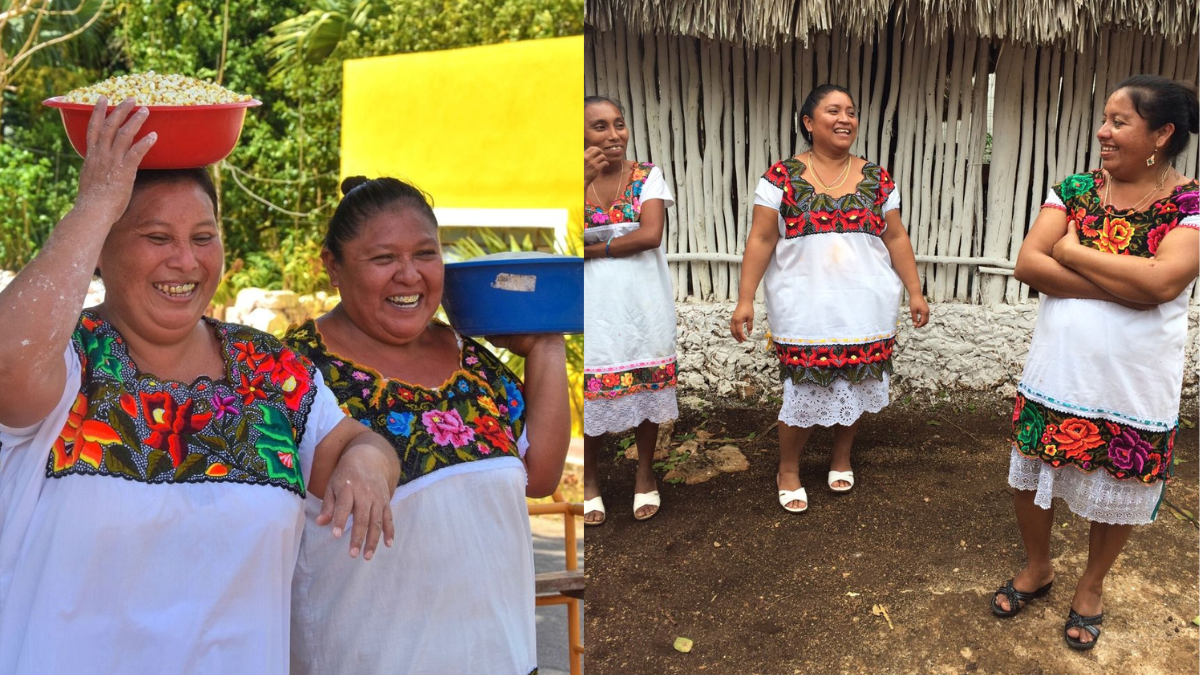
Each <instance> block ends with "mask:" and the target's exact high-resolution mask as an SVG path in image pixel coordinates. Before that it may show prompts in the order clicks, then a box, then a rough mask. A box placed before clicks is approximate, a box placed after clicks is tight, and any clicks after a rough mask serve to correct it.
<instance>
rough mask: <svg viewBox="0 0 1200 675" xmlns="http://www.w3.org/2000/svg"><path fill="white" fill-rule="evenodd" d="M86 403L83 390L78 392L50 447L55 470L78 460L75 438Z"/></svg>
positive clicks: (73, 463)
mask: <svg viewBox="0 0 1200 675" xmlns="http://www.w3.org/2000/svg"><path fill="white" fill-rule="evenodd" d="M87 404H88V401H87V397H86V396H84V395H83V392H80V393H79V395H78V396H76V397H75V403H73V404H71V412H70V414H68V415H67V422H66V424H64V425H63V428H62V432H61V433H59V434H58V438H57V439H55V441H54V447H53V448H52V449H51V456H52V457H53V462H54V463H53V466H54V470H55V471H63V470H65V469H69V468H71V467H72V466H74V465H75V462H76V461H78V460H79V454H78V453H77V452H76V450H78V447H77V446H76V445H75V439H76V437H77V436H78V435H79V426H80V425H81V424H83V415H84V413H86V412H87Z"/></svg>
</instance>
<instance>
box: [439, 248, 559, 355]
mask: <svg viewBox="0 0 1200 675" xmlns="http://www.w3.org/2000/svg"><path fill="white" fill-rule="evenodd" d="M442 307H443V308H445V310H446V317H447V318H448V319H450V325H452V326H454V328H455V329H456V330H457V331H458V332H460V333H462V334H463V335H470V336H472V337H476V336H481V335H515V334H519V333H582V332H583V258H577V257H574V256H564V255H550V254H546V253H496V254H493V255H487V256H482V257H479V258H475V259H473V260H468V261H466V262H458V263H448V264H447V265H446V282H445V288H444V291H443V294H442Z"/></svg>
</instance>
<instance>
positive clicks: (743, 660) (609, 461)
mask: <svg viewBox="0 0 1200 675" xmlns="http://www.w3.org/2000/svg"><path fill="white" fill-rule="evenodd" d="M1195 409H1196V404H1195V402H1191V403H1188V404H1186V405H1185V407H1184V410H1185V411H1190V412H1187V413H1185V415H1184V417H1185V418H1190V421H1191V422H1195V421H1196V414H1195ZM776 412H777V411H776V410H775V409H774V406H771V405H764V406H756V407H724V408H722V407H708V406H706V407H705V408H704V409H685V410H684V411H683V418H682V419H681V420H680V421H679V423H678V424H677V426H676V428H675V434H676V438H680V437H686V435H687V434H690V433H695V432H696V431H698V430H701V429H703V430H706V431H709V432H712V433H714V434H718V435H720V436H723V437H727V438H739V439H742V441H741V442H740V443H738V445H739V446H740V448H741V449H742V451H743V452H744V453H745V455H746V457H747V458H748V459H749V461H750V468H749V470H747V471H744V472H740V473H729V474H721V475H719V476H717V477H715V478H713V479H712V480H710V481H708V482H705V483H701V484H697V485H682V484H680V485H668V484H664V483H662V481H661V480H660V490H661V491H662V496H663V506H662V510H661V512H660V513H659V514H658V515H657V516H655V517H654V518H653V519H651V520H649V521H646V522H644V523H638V522H635V521H634V520H633V517H632V515H631V513H630V509H629V508H628V505H627V502H630V501H631V495H632V491H633V474H634V466H635V465H634V462H632V461H630V460H627V459H625V458H624V453H623V451H621V450H620V447H619V446H618V441H619V440H620V439H619V438H617V437H610V438H609V439H608V445H607V446H606V448H605V452H604V458H603V460H602V461H601V465H600V470H599V472H598V473H599V477H600V481H601V485H602V487H603V493H604V497H605V502H606V505H607V506H608V522H607V524H605V525H604V526H602V527H591V528H588V532H587V557H588V567H587V570H588V580H587V581H588V588H587V593H588V601H589V603H588V604H589V608H588V615H587V618H586V620H585V625H586V631H587V632H586V635H587V639H586V645H587V656H586V661H587V666H588V669H589V670H590V672H591V673H592V674H593V675H605V674H612V675H617V674H620V675H640V674H643V673H645V674H658V673H688V674H691V673H706V674H707V673H736V674H738V675H751V674H753V673H760V674H762V675H775V674H788V673H802V674H804V675H827V674H835V673H845V674H848V675H860V674H867V673H869V674H871V675H876V674H878V675H890V674H897V675H900V674H904V675H907V674H914V675H918V674H919V675H941V674H946V675H950V674H953V675H960V674H964V673H971V674H972V675H1076V674H1078V675H1085V674H1086V675H1094V674H1097V673H1117V672H1119V673H1121V675H1162V674H1168V673H1170V674H1174V673H1195V672H1196V670H1197V658H1198V657H1197V652H1198V650H1197V646H1198V642H1197V639H1198V637H1197V636H1198V632H1197V628H1196V626H1194V625H1192V624H1191V621H1192V619H1193V617H1195V616H1196V613H1197V598H1198V596H1200V590H1198V583H1197V567H1198V562H1200V561H1198V543H1200V538H1198V535H1197V532H1198V530H1197V527H1196V524H1195V522H1194V521H1192V520H1189V519H1188V518H1187V517H1184V516H1181V515H1178V512H1177V511H1176V510H1174V509H1172V508H1171V507H1169V506H1167V505H1165V504H1164V505H1163V507H1162V509H1161V512H1160V514H1159V518H1158V520H1157V522H1155V523H1154V524H1153V525H1150V526H1146V527H1140V528H1137V529H1136V530H1135V532H1134V534H1133V537H1132V539H1131V541H1130V543H1129V545H1128V546H1127V547H1126V549H1125V552H1124V554H1123V555H1122V557H1121V559H1120V560H1118V562H1117V564H1116V566H1115V567H1114V569H1113V571H1112V573H1111V574H1110V575H1109V579H1108V583H1107V587H1106V591H1105V610H1106V616H1105V622H1104V626H1103V635H1102V638H1101V640H1100V642H1099V644H1098V645H1097V647H1096V648H1095V649H1094V650H1092V651H1091V652H1090V653H1076V652H1073V651H1071V650H1069V649H1068V648H1067V647H1066V645H1065V644H1064V643H1063V639H1062V624H1063V621H1064V620H1065V618H1066V614H1067V609H1068V604H1069V602H1070V599H1071V595H1072V593H1073V591H1074V584H1075V581H1076V580H1077V579H1078V577H1079V574H1080V573H1081V572H1082V570H1083V567H1084V564H1085V561H1086V556H1087V534H1088V523H1087V522H1086V521H1084V520H1082V519H1080V518H1078V517H1076V516H1074V515H1072V514H1071V513H1070V512H1069V511H1068V510H1067V509H1066V507H1065V506H1063V505H1061V502H1056V507H1057V508H1056V515H1055V528H1054V534H1053V541H1052V551H1053V555H1054V563H1055V566H1056V572H1057V575H1058V581H1057V583H1056V585H1055V588H1054V589H1053V591H1052V592H1051V594H1050V595H1049V596H1048V598H1046V599H1044V600H1040V601H1037V602H1035V603H1034V604H1032V605H1031V606H1030V607H1029V608H1028V609H1026V610H1025V611H1024V612H1022V613H1021V615H1020V616H1018V617H1015V618H1013V619H1008V620H1000V619H996V618H994V617H993V616H992V615H991V613H990V611H989V609H988V601H989V599H990V597H991V595H992V593H993V591H994V589H995V588H996V587H997V586H998V585H999V584H1001V583H1002V582H1003V581H1004V580H1005V579H1007V578H1009V577H1011V576H1012V575H1013V574H1014V573H1016V572H1017V571H1018V570H1019V569H1020V568H1021V566H1022V564H1023V554H1022V551H1021V549H1020V546H1019V541H1020V539H1019V534H1018V532H1017V526H1016V521H1015V520H1014V518H1013V512H1012V501H1011V491H1010V488H1009V487H1008V484H1007V472H1008V456H1009V444H1008V442H1007V441H1006V439H1007V438H1008V437H1009V435H1010V431H1011V426H1010V425H1011V423H1010V415H1011V403H1009V402H1007V401H1000V400H984V401H978V400H976V401H973V402H971V403H967V402H960V403H958V404H957V408H956V406H955V404H954V403H952V402H951V401H949V400H943V401H941V402H938V403H936V404H929V405H916V404H911V403H910V404H907V405H905V404H893V405H892V406H891V407H889V408H887V409H885V410H884V411H883V412H882V413H880V414H877V415H869V416H867V418H866V420H865V421H864V423H863V425H862V430H861V432H860V434H859V438H858V440H857V441H856V444H855V454H854V468H855V473H856V477H857V484H856V485H855V487H854V490H853V491H852V492H850V493H848V494H834V493H832V492H830V491H829V489H828V488H827V487H826V486H825V473H826V471H827V470H828V456H829V448H830V443H831V441H832V435H831V434H830V432H829V431H828V430H821V431H818V432H817V433H815V434H814V435H813V438H812V440H811V441H810V442H809V446H808V448H807V449H806V451H805V455H804V459H803V460H802V463H801V478H802V480H803V482H804V484H805V486H806V487H807V488H808V493H809V499H810V503H811V506H810V508H809V510H808V512H806V513H803V514H799V515H792V514H788V513H786V512H785V511H783V510H782V509H781V508H780V507H779V504H778V502H777V501H776V498H775V483H774V476H775V471H776V467H777V462H778V451H777V443H778V436H777V435H776V434H775V433H774V432H773V431H771V432H768V433H763V430H764V429H767V428H769V427H770V425H771V423H772V421H773V420H774V416H775V414H776ZM751 433H753V434H754V438H753V439H752V440H748V441H747V440H745V439H746V438H747V437H748V436H749V435H750V434H751ZM1177 455H1178V457H1179V460H1180V461H1179V464H1178V465H1177V466H1176V477H1175V479H1174V480H1173V481H1172V483H1171V485H1170V487H1169V488H1168V489H1167V493H1166V496H1167V500H1169V501H1170V502H1171V503H1172V504H1174V505H1175V506H1176V507H1178V509H1182V510H1185V511H1187V512H1189V516H1190V514H1194V513H1196V512H1197V510H1198V509H1197V503H1198V492H1197V478H1198V476H1197V467H1198V463H1197V430H1196V429H1195V428H1194V427H1193V428H1191V429H1181V433H1180V435H1179V441H1178V445H1177ZM660 475H661V474H660ZM877 606H878V607H877ZM873 610H874V611H873ZM882 610H886V614H885V613H884V612H883V611H882ZM889 619H890V625H889ZM677 637H686V638H690V639H691V640H693V642H694V647H693V649H692V650H691V651H690V652H689V653H681V652H678V651H676V650H675V649H674V648H673V646H672V645H673V643H674V641H675V639H676V638H677Z"/></svg>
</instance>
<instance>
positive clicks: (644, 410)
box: [583, 387, 679, 436]
mask: <svg viewBox="0 0 1200 675" xmlns="http://www.w3.org/2000/svg"><path fill="white" fill-rule="evenodd" d="M678 418H679V404H678V403H676V401H675V388H674V387H670V388H668V389H659V390H658V391H641V392H638V393H636V394H626V395H625V396H621V397H619V398H611V399H586V398H585V399H584V400H583V433H584V434H586V435H588V436H601V435H603V434H606V433H609V432H612V433H617V432H620V431H625V430H627V429H632V428H634V427H636V426H637V425H639V424H641V423H642V422H645V421H647V420H649V421H651V422H654V423H655V424H661V423H663V422H669V421H671V420H673V419H678Z"/></svg>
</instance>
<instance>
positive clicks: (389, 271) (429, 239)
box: [321, 208, 445, 345]
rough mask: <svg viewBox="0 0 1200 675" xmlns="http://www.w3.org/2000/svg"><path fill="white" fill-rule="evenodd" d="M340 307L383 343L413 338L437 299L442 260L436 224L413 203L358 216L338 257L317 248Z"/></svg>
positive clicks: (442, 265) (440, 296)
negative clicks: (337, 292) (359, 223)
mask: <svg viewBox="0 0 1200 675" xmlns="http://www.w3.org/2000/svg"><path fill="white" fill-rule="evenodd" d="M321 259H322V260H323V261H325V269H326V270H327V271H328V272H329V279H330V281H332V282H333V284H334V285H335V286H337V287H338V289H339V290H340V291H341V294H342V302H341V308H342V311H343V312H345V314H346V316H347V318H349V319H350V321H351V322H352V323H353V324H354V325H355V326H356V327H357V328H358V329H359V330H361V331H362V332H363V333H365V334H366V335H368V336H369V337H371V338H372V339H374V340H376V341H377V342H381V343H384V344H389V345H400V344H405V343H407V342H410V341H412V340H414V339H416V338H417V337H418V336H420V335H421V333H423V332H424V331H425V328H426V327H427V326H428V325H429V322H430V320H431V319H433V315H434V314H435V313H436V312H437V308H438V305H440V304H441V302H442V283H443V279H444V277H445V265H444V263H443V262H442V250H441V246H440V245H439V244H438V239H437V228H436V227H435V226H434V225H433V223H431V222H429V220H428V219H427V218H426V217H425V216H423V215H422V214H421V213H420V212H418V211H416V210H414V209H396V208H392V209H388V210H385V211H383V212H381V213H377V214H376V215H374V216H372V217H370V218H368V219H366V220H365V221H363V224H362V227H361V229H359V231H358V233H357V234H356V236H355V237H354V238H353V239H350V240H349V241H346V242H344V243H343V244H342V252H341V259H340V260H339V259H338V258H336V257H335V256H334V255H333V252H332V251H330V250H329V249H325V250H324V251H322V252H321Z"/></svg>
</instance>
